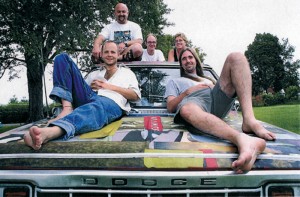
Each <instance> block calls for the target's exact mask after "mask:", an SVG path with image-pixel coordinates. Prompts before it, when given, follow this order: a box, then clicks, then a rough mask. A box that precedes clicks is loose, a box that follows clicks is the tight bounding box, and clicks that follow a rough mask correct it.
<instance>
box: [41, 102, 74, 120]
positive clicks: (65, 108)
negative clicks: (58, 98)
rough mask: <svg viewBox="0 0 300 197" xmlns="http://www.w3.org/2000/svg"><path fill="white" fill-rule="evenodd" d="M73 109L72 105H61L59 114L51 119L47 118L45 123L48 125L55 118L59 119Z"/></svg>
mask: <svg viewBox="0 0 300 197" xmlns="http://www.w3.org/2000/svg"><path fill="white" fill-rule="evenodd" d="M72 111H73V107H72V106H66V107H63V110H62V111H61V112H60V114H58V116H56V118H53V119H51V120H49V121H48V122H47V124H48V125H49V124H50V123H52V122H54V121H56V120H59V119H61V118H63V117H65V116H66V115H69V114H70V113H72Z"/></svg>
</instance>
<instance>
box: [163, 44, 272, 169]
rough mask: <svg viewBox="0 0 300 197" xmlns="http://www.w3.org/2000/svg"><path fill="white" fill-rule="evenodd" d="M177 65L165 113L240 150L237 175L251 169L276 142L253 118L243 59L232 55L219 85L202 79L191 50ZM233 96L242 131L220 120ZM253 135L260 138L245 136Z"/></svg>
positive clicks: (199, 64)
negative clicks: (270, 142) (271, 142)
mask: <svg viewBox="0 0 300 197" xmlns="http://www.w3.org/2000/svg"><path fill="white" fill-rule="evenodd" d="M179 63H180V71H181V72H180V73H181V77H180V78H177V79H171V80H170V81H169V83H168V84H167V87H166V93H165V97H166V98H167V108H168V111H169V112H176V116H175V118H174V121H175V122H184V123H187V124H190V125H192V126H193V127H195V128H196V129H198V130H201V131H203V132H206V133H207V134H210V135H214V136H216V137H219V138H222V139H226V140H229V141H231V142H232V143H233V144H235V145H236V146H237V148H238V151H239V157H238V159H237V160H235V161H234V162H233V163H232V168H233V169H234V170H235V172H236V173H244V172H247V171H249V170H251V168H252V166H253V164H254V162H255V160H256V158H257V155H258V154H260V153H262V152H263V151H264V149H265V146H266V142H265V140H275V134H273V133H272V132H270V131H268V130H266V129H265V128H264V127H263V126H262V125H261V124H260V123H259V122H258V121H257V120H256V118H255V117H254V113H253V109H252V98H251V90H252V79H251V72H250V67H249V63H248V61H247V59H246V57H245V56H244V55H243V54H241V53H231V54H230V55H229V56H228V57H227V59H226V61H225V63H224V66H223V69H222V72H221V76H220V79H219V80H218V82H215V81H214V80H212V79H210V78H208V77H206V76H204V74H203V70H202V67H201V62H200V60H199V57H198V56H197V54H196V53H195V51H194V50H193V49H190V48H186V49H184V50H183V51H182V52H181V54H180V56H179ZM235 96H238V97H239V101H240V105H241V108H242V114H243V124H242V130H243V132H239V131H237V130H235V129H233V128H232V127H230V126H229V125H228V124H227V123H225V122H224V121H223V120H222V118H224V117H225V116H226V114H227V113H228V111H229V110H230V108H231V106H232V104H233V102H234V98H235ZM252 132H253V133H255V134H256V135H257V136H258V137H259V138H258V137H251V136H249V135H247V134H245V133H252ZM261 138H262V139H261ZM263 139H265V140H263Z"/></svg>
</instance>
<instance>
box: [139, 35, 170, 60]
mask: <svg viewBox="0 0 300 197" xmlns="http://www.w3.org/2000/svg"><path fill="white" fill-rule="evenodd" d="M145 43H146V46H147V49H144V50H143V56H142V61H150V62H156V61H159V62H163V61H166V59H165V57H164V54H163V53H162V51H161V50H159V49H156V44H157V39H156V36H155V35H154V34H151V33H150V34H149V35H148V36H147V38H146V42H145Z"/></svg>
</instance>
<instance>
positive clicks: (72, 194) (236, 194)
mask: <svg viewBox="0 0 300 197" xmlns="http://www.w3.org/2000/svg"><path fill="white" fill-rule="evenodd" d="M36 192H37V194H36V196H38V197H44V196H46V197H86V196H90V197H93V196H95V197H96V196H97V197H198V196H205V197H221V196H222V197H224V196H228V197H248V196H249V197H250V196H263V191H262V188H255V189H213V190H209V189H208V190H203V189H201V190H198V189H183V190H182V189H180V190H150V189H148V190H115V189H105V190H101V189H99V190H98V189H41V188H37V189H36Z"/></svg>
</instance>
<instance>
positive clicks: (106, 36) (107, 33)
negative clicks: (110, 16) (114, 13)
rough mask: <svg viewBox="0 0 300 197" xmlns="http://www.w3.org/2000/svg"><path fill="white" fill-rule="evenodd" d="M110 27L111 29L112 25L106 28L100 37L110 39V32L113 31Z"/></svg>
mask: <svg viewBox="0 0 300 197" xmlns="http://www.w3.org/2000/svg"><path fill="white" fill-rule="evenodd" d="M110 27H111V25H106V26H104V28H103V29H102V30H101V32H100V33H99V35H102V36H103V37H104V38H105V40H108V39H109V35H110V31H111V28H110Z"/></svg>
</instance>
